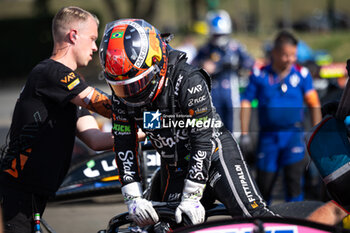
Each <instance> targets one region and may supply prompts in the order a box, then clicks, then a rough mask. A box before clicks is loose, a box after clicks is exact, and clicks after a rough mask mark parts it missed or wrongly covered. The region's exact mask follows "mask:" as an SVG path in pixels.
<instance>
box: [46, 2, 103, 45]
mask: <svg viewBox="0 0 350 233" xmlns="http://www.w3.org/2000/svg"><path fill="white" fill-rule="evenodd" d="M89 17H92V18H93V19H94V20H95V21H96V24H97V25H99V20H98V18H97V17H96V15H94V14H92V13H90V12H88V11H86V10H83V9H81V8H79V7H76V6H69V7H63V8H61V10H59V11H58V12H57V14H56V15H55V17H54V18H53V20H52V36H53V39H54V41H61V40H63V39H64V37H65V35H66V33H68V32H69V31H70V30H71V29H72V27H74V25H76V23H84V22H86V21H87V20H88V19H89Z"/></svg>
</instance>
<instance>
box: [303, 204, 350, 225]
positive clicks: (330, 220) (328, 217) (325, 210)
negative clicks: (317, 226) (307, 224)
mask: <svg viewBox="0 0 350 233" xmlns="http://www.w3.org/2000/svg"><path fill="white" fill-rule="evenodd" d="M346 216H347V213H346V212H345V211H344V210H343V209H342V208H340V207H339V206H337V205H336V204H335V203H333V202H332V201H329V202H327V203H325V204H324V205H322V206H320V207H319V208H317V209H316V210H315V211H314V212H312V213H311V214H310V215H309V216H308V217H307V220H310V221H314V222H318V223H322V224H327V225H335V224H338V223H339V222H340V221H342V219H343V218H345V217H346Z"/></svg>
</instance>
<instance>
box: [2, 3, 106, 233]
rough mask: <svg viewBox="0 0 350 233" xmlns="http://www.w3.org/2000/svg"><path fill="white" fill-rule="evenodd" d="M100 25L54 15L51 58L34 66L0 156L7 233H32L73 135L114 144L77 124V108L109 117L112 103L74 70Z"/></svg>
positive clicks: (84, 16)
mask: <svg viewBox="0 0 350 233" xmlns="http://www.w3.org/2000/svg"><path fill="white" fill-rule="evenodd" d="M98 24H99V21H98V19H97V18H96V16H94V15H92V14H91V13H89V12H87V11H85V10H83V9H81V8H78V7H65V8H62V9H61V10H60V11H58V13H57V14H56V15H55V17H54V19H53V22H52V34H53V39H54V47H53V52H52V56H51V57H50V58H49V59H46V60H43V61H42V62H40V63H39V64H38V65H37V66H35V67H34V69H33V70H32V71H31V72H30V74H29V76H28V79H27V82H26V84H25V86H24V88H23V89H22V91H21V93H20V96H19V99H18V100H17V103H16V106H15V109H14V114H13V118H12V123H11V127H10V131H9V139H10V140H9V142H8V143H7V145H6V148H4V150H3V151H2V156H1V172H0V200H1V205H2V210H3V217H4V222H5V232H6V233H7V232H21V233H26V232H34V221H33V217H34V214H37V213H39V214H40V215H42V214H43V212H44V209H45V206H46V203H47V200H48V198H49V197H50V196H52V195H54V194H55V192H56V191H57V189H58V188H59V187H60V185H61V183H62V181H63V179H64V177H65V175H66V173H67V171H68V168H69V164H70V160H71V156H72V149H73V145H74V139H75V135H76V131H78V132H77V135H78V136H79V137H80V138H81V139H82V140H83V141H84V142H86V143H87V144H88V145H90V146H92V147H93V149H98V150H104V149H109V148H110V147H111V144H113V137H112V135H111V133H102V132H100V133H101V134H100V133H98V134H96V132H97V131H98V130H97V129H95V128H94V126H91V125H89V123H88V124H86V122H89V120H86V117H81V118H79V120H78V121H77V105H79V106H82V107H85V108H87V109H90V110H93V111H96V112H98V113H99V114H101V115H103V116H105V117H111V115H112V111H111V101H110V99H109V98H108V97H107V96H106V95H105V94H104V93H102V92H101V91H99V90H98V89H95V88H93V87H90V86H88V85H87V84H86V83H85V82H84V81H83V80H82V79H81V78H80V76H79V74H78V73H76V72H75V71H74V70H76V68H77V67H82V66H87V65H88V63H89V61H90V60H92V54H93V52H96V51H97V46H96V43H95V41H96V39H97V37H98V31H97V29H98ZM95 136H98V137H95ZM91 137H95V139H94V140H89V138H91ZM93 143H97V145H96V144H93Z"/></svg>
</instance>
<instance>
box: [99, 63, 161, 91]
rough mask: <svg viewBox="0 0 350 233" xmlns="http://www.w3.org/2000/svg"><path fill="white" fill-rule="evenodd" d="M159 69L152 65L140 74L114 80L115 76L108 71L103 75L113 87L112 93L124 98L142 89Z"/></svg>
mask: <svg viewBox="0 0 350 233" xmlns="http://www.w3.org/2000/svg"><path fill="white" fill-rule="evenodd" d="M159 71H160V70H159V67H158V66H157V65H153V66H151V67H150V68H149V69H147V70H146V71H145V72H143V73H142V74H140V75H138V76H136V77H133V78H129V79H126V80H120V81H115V79H116V78H117V77H114V76H112V75H110V74H108V73H105V77H106V80H107V82H108V84H109V85H110V86H111V88H112V89H113V91H114V94H115V95H116V96H118V97H121V98H126V97H130V96H133V95H136V94H138V93H140V92H141V91H142V90H144V89H145V88H146V87H147V85H148V84H149V83H150V82H151V80H152V79H153V78H154V77H155V76H156V75H157V74H158V73H159Z"/></svg>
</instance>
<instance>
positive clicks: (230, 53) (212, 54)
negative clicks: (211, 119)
mask: <svg viewBox="0 0 350 233" xmlns="http://www.w3.org/2000/svg"><path fill="white" fill-rule="evenodd" d="M207 59H210V60H212V61H213V62H214V63H215V64H216V70H215V73H214V74H212V75H211V76H212V78H213V83H212V91H211V95H212V100H213V104H214V106H215V108H216V111H217V112H218V113H219V115H220V117H221V119H222V120H223V122H224V124H225V126H226V127H227V129H228V130H229V131H231V132H234V129H235V128H234V127H236V126H235V124H234V119H235V117H234V116H236V118H237V117H238V116H237V114H236V113H234V109H238V108H239V107H240V93H239V78H240V77H239V74H238V71H239V70H240V69H247V70H249V69H251V68H252V67H253V65H254V59H253V58H252V57H251V56H250V55H249V54H248V53H247V51H246V49H245V48H244V46H242V45H241V44H240V43H239V42H238V41H236V40H232V39H230V40H229V41H228V42H227V43H225V44H224V45H221V46H219V45H214V44H213V43H210V42H209V43H208V44H207V45H205V46H204V47H202V48H201V49H200V50H199V52H198V54H197V56H196V58H195V59H194V61H193V62H192V64H193V65H197V66H200V65H202V64H203V62H204V61H205V60H207ZM237 119H238V118H237ZM237 125H239V124H237ZM236 129H237V128H236ZM238 131H239V130H238Z"/></svg>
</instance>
